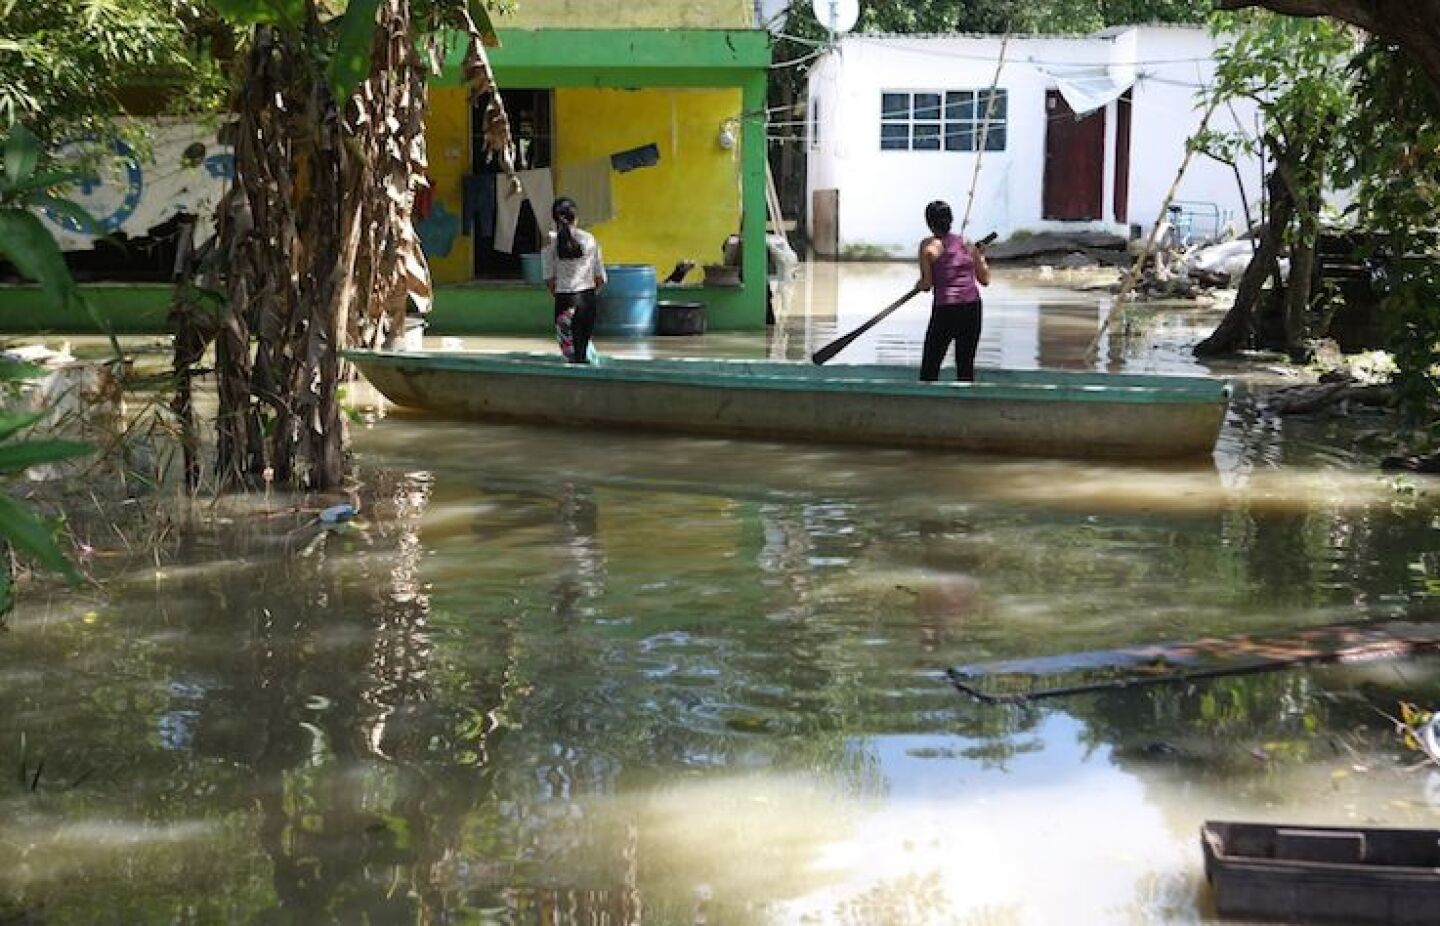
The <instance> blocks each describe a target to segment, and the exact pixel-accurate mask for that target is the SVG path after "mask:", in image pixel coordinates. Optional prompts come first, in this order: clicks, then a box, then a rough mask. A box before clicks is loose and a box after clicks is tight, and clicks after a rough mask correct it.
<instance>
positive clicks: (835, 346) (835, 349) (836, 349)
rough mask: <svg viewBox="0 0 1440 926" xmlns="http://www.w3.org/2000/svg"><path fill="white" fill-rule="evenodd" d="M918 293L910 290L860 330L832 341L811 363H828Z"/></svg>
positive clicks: (815, 355) (818, 364)
mask: <svg viewBox="0 0 1440 926" xmlns="http://www.w3.org/2000/svg"><path fill="white" fill-rule="evenodd" d="M918 292H920V290H918V289H912V290H910V292H908V293H906V294H905V295H903V296H901V297H900V298H899V299H896V300H895V301H894V302H892V303H890V304H889V305H887V306H886V307H885V308H883V309H881V310H880V313H879V314H878V315H876V316H875V317H874V318H872V319H870V320H869V321H868V322H866V323H865V324H863V325H861V326H860V327H859V328H856V329H855V330H854V331H852V332H850V333H849V334H847V335H845V336H844V337H843V338H837V339H836V340H834V341H831V342H830V343H829V344H826V345H825V346H824V347H822V348H820V349H819V350H817V351H816V352H815V353H813V354H811V355H810V360H811V362H813V363H814V364H815V365H816V366H817V367H818V366H820V365H821V364H823V363H825V362H826V361H828V360H830V359H831V358H833V357H834V356H835V355H836V354H838V353H840V352H841V351H842V350H844V349H845V348H847V347H849V346H850V343H851V342H852V341H854V340H855V339H856V338H858V337H860V335H862V334H864V333H865V332H867V331H869V330H870V329H871V328H874V327H875V326H876V325H878V324H880V322H882V321H884V320H885V316H887V315H889V314H890V313H891V312H893V311H895V310H896V309H898V308H900V307H901V306H902V305H904V304H905V303H907V302H909V301H910V300H911V299H913V298H915V294H916V293H918Z"/></svg>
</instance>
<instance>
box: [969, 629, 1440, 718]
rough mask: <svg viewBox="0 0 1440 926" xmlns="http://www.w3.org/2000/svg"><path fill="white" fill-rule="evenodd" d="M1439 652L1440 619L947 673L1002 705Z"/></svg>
mask: <svg viewBox="0 0 1440 926" xmlns="http://www.w3.org/2000/svg"><path fill="white" fill-rule="evenodd" d="M1431 649H1440V623H1433V624H1432V623H1416V622H1406V621H1389V622H1385V623H1377V624H1333V625H1329V626H1325V627H1312V628H1310V629H1308V630H1298V631H1295V632H1294V633H1289V634H1283V635H1277V636H1251V635H1249V634H1240V635H1236V636H1231V637H1206V638H1203V639H1200V640H1193V641H1190V642H1186V643H1156V644H1151V645H1146V646H1133V647H1124V648H1121V649H1113V650H1093V651H1090V652H1083V653H1066V654H1062V655H1057V656H1041V657H1037V658H1031V659H1009V660H1001V661H996V662H979V663H972V664H970V665H963V666H956V667H954V668H952V669H950V670H949V671H948V672H947V674H948V675H949V677H950V681H951V682H952V683H953V684H954V685H955V687H956V688H958V689H960V690H961V691H963V692H964V693H966V694H968V695H970V696H972V697H974V698H977V699H979V700H981V701H985V702H987V703H992V704H1002V703H1013V702H1020V701H1033V700H1037V699H1040V698H1051V697H1056V696H1058V695H1068V694H1083V693H1086V692H1092V691H1106V690H1111V689H1119V688H1132V687H1135V686H1139V685H1154V684H1159V683H1164V682H1178V681H1187V680H1190V679H1199V678H1214V677H1218V676H1226V675H1245V674H1248V673H1253V672H1266V671H1271V670H1275V669H1283V668H1287V667H1289V666H1294V665H1301V664H1306V663H1327V662H1362V661H1368V660H1375V659H1393V658H1397V657H1400V656H1407V655H1410V654H1412V653H1416V652H1420V651H1423V650H1431Z"/></svg>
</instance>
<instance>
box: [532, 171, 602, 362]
mask: <svg viewBox="0 0 1440 926" xmlns="http://www.w3.org/2000/svg"><path fill="white" fill-rule="evenodd" d="M550 216H551V218H553V219H554V220H555V233H554V235H553V236H552V237H551V239H550V243H549V244H547V245H545V250H543V251H542V252H541V253H540V263H541V268H542V270H543V272H544V274H545V286H546V287H547V288H548V289H549V290H550V293H551V295H553V296H554V297H555V338H556V340H558V341H559V342H560V353H562V354H564V355H565V359H566V360H568V361H570V362H571V363H589V360H588V359H587V358H586V352H587V351H588V350H589V348H590V334H591V332H593V331H594V330H595V313H596V311H597V308H598V302H599V300H598V299H597V297H596V293H597V292H598V291H599V290H600V288H601V287H603V286H604V285H605V280H606V276H605V260H604V258H603V257H601V256H600V242H598V241H596V240H595V236H594V235H592V234H590V233H589V232H587V231H584V230H582V229H580V228H579V227H577V226H576V224H575V201H574V200H573V199H571V198H569V197H568V196H562V197H560V198H559V199H557V200H555V205H554V206H553V207H552V208H551V210H550Z"/></svg>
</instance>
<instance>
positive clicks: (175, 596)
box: [0, 270, 1440, 924]
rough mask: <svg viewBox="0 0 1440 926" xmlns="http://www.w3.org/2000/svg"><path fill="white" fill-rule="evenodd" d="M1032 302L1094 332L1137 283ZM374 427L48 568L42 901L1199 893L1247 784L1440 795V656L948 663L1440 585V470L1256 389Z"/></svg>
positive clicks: (1317, 608)
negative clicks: (1065, 452)
mask: <svg viewBox="0 0 1440 926" xmlns="http://www.w3.org/2000/svg"><path fill="white" fill-rule="evenodd" d="M870 272H873V273H875V274H877V276H876V280H877V281H878V282H876V283H875V286H876V287H877V289H883V288H884V286H885V285H888V284H887V283H886V282H885V281H886V279H887V278H886V277H884V276H883V273H881V271H880V270H874V271H867V273H870ZM848 279H849V278H848V277H847V278H843V279H839V282H838V283H837V286H838V287H839V288H840V289H841V290H842V292H843V291H845V290H846V288H847V287H848V286H849V285H850V284H849V282H848ZM862 279H863V275H862ZM842 284H843V285H842ZM856 301H857V303H858V302H860V301H863V300H858V299H857V300H856ZM842 302H843V300H842ZM878 304H879V305H883V304H884V302H883V301H880V302H879V303H878ZM1047 304H1048V303H1047ZM847 305H848V303H845V304H842V306H841V311H840V312H839V314H840V315H841V316H842V317H843V316H845V315H846V313H848V312H852V311H854V312H856V313H860V312H863V311H864V310H862V309H854V310H852V309H850V308H848V307H847ZM865 308H866V309H868V304H867V305H866V307H865ZM997 312H999V317H1000V318H1001V322H997V326H996V332H997V334H996V337H997V338H1001V340H1002V341H1003V342H1004V343H1003V344H1001V345H1000V348H999V349H1002V350H1003V349H1008V348H1005V347H1004V344H1011V345H1014V344H1022V345H1023V344H1026V343H1028V344H1030V345H1031V347H1033V348H1034V349H1036V350H1038V351H1040V352H1041V353H1042V354H1046V355H1051V354H1053V355H1054V356H1059V355H1060V354H1061V353H1063V352H1065V351H1068V350H1071V348H1072V347H1073V345H1074V344H1075V343H1078V340H1079V339H1080V334H1079V332H1081V331H1083V330H1084V329H1085V328H1086V327H1087V326H1092V327H1093V325H1094V324H1095V321H1094V319H1095V318H1097V317H1099V314H1100V310H1096V311H1095V314H1093V315H1092V314H1091V313H1090V311H1087V310H1084V309H1076V310H1074V311H1073V312H1072V311H1071V310H1070V309H1066V311H1065V312H1064V313H1059V314H1054V313H1051V314H1043V313H1042V316H1041V322H1042V323H1041V324H1040V326H1039V327H1038V328H1034V327H1033V326H1032V329H1031V330H1032V333H1033V334H1034V338H1032V339H1031V340H1030V341H1028V342H1027V341H1025V340H1024V338H1021V337H1020V336H1019V335H1013V336H1012V335H1009V334H1005V333H1004V332H1005V331H1006V329H1005V327H1004V324H1003V319H1004V308H1003V306H1001V307H1000V308H998V309H997ZM812 321H813V323H814V324H815V326H816V327H814V328H813V329H809V328H805V327H804V326H800V327H797V328H795V329H794V330H793V332H792V333H793V334H794V335H795V337H796V341H797V342H798V345H799V346H798V347H794V346H792V349H795V350H796V351H798V352H799V353H800V354H802V355H803V353H804V352H805V351H807V350H808V349H812V348H813V346H818V344H819V343H823V340H824V339H825V337H826V336H827V334H826V333H822V329H821V327H819V326H820V325H821V324H822V322H823V321H824V319H823V317H822V318H817V319H813V320H812ZM849 322H850V319H848V318H845V320H844V321H842V322H840V323H838V324H837V325H836V327H840V328H843V327H846V326H847V325H848V324H849ZM1141 322H1143V319H1142V320H1140V322H1137V324H1138V323H1141ZM857 323H858V320H857ZM1072 328H1073V329H1074V330H1075V331H1076V335H1075V340H1070V335H1069V334H1068V332H1070V331H1071V330H1072ZM1089 336H1093V333H1092V335H1089ZM1007 338H1008V339H1009V340H1006V339H1007ZM876 343H879V342H876ZM1117 343H1118V342H1117ZM1127 344H1128V342H1127ZM675 349H677V350H679V349H682V348H675ZM683 349H690V350H693V349H695V348H694V347H693V346H691V347H686V348H683ZM746 349H747V350H751V351H755V352H760V351H763V350H764V347H763V345H762V343H761V341H760V339H759V338H755V339H752V340H751V341H750V342H747V346H746ZM906 349H907V350H908V348H906ZM1025 349H1027V350H1028V349H1030V348H1025ZM1126 349H1127V350H1128V349H1129V347H1128V346H1127V348H1126ZM1105 356H1106V357H1107V358H1113V354H1107V355H1105ZM1104 362H1106V363H1110V362H1112V361H1111V359H1106V360H1105V361H1104ZM1145 362H1150V361H1145ZM577 442H583V446H584V453H583V454H580V455H577V454H576V453H575V448H576V446H577ZM358 451H359V454H360V457H361V460H362V464H363V469H362V473H361V477H362V479H363V481H364V483H365V486H366V487H365V490H364V497H363V498H362V499H361V502H362V504H361V510H362V512H363V514H364V516H365V521H366V522H367V523H366V525H365V526H364V528H363V529H354V528H352V529H346V530H343V531H333V532H325V533H320V528H319V527H318V526H317V525H314V524H308V526H307V522H308V520H310V518H311V517H312V516H309V515H303V514H302V515H296V516H295V518H294V519H293V520H286V519H283V518H278V519H277V518H271V517H268V516H265V515H264V513H245V512H241V513H239V514H237V515H235V517H233V518H232V519H231V523H221V522H218V521H217V522H216V523H214V524H212V525H211V527H210V528H209V529H206V530H202V531H200V532H197V533H195V534H192V535H190V536H189V539H188V543H189V546H188V547H186V548H184V549H182V550H181V551H180V553H179V554H178V556H177V560H176V561H175V562H172V563H166V564H164V565H163V566H162V567H161V568H160V569H157V568H156V567H155V564H154V563H153V562H144V561H139V560H127V559H125V558H124V557H123V556H116V557H114V558H109V559H106V558H102V559H101V560H100V561H101V562H103V563H108V564H111V568H112V569H113V574H112V575H111V576H109V577H107V579H108V580H107V584H106V587H105V588H106V597H105V598H104V599H103V600H101V599H98V598H93V597H82V596H81V595H80V594H79V593H69V592H63V593H57V595H56V596H55V598H54V599H53V601H50V602H45V601H43V600H38V599H37V600H32V601H29V602H27V603H26V604H25V605H24V606H23V607H22V609H21V610H20V611H19V612H17V614H16V615H15V616H14V618H13V619H12V621H11V625H10V626H11V629H10V631H9V632H8V633H7V634H5V635H4V637H3V640H0V642H3V646H0V698H3V699H4V704H5V705H6V707H7V710H6V711H5V712H4V713H3V714H0V759H3V758H5V757H6V756H9V755H11V753H10V752H9V750H11V749H13V748H15V745H14V744H17V743H18V742H19V739H20V735H21V734H22V733H24V734H25V737H26V743H27V749H28V750H29V767H30V768H31V769H33V768H34V767H35V764H36V761H37V760H38V759H39V758H43V759H44V761H45V769H46V771H45V772H44V780H43V781H42V782H41V785H40V787H38V788H37V789H36V790H35V791H33V792H32V791H30V790H29V789H28V788H23V789H22V788H21V787H19V786H18V783H12V782H15V778H14V776H11V775H9V774H7V775H6V776H5V777H4V778H3V779H0V780H3V781H4V782H5V784H0V820H3V833H4V837H3V839H0V922H8V921H10V920H11V919H16V918H20V917H25V916H29V917H32V918H43V921H45V922H54V923H92V922H117V923H118V922H123V923H150V922H173V921H180V922H276V923H306V924H309V923H327V922H338V923H352V922H361V921H368V922H371V923H417V922H418V923H443V922H463V921H478V922H500V923H505V922H512V923H547V924H549V923H598V922H611V923H639V922H643V923H662V924H669V923H692V922H710V923H741V924H745V923H777V922H778V923H845V924H850V923H855V924H886V923H907V924H908V923H952V922H953V923H1056V922H1065V923H1111V922H1147V923H1149V922H1195V921H1200V920H1203V919H1205V918H1207V917H1208V916H1209V913H1208V910H1207V907H1206V901H1205V899H1204V898H1205V896H1206V895H1205V892H1204V891H1203V890H1202V889H1201V887H1200V880H1201V874H1200V868H1199V852H1198V847H1197V844H1196V829H1197V827H1198V825H1199V823H1200V821H1201V820H1202V819H1205V818H1207V817H1240V818H1257V819H1272V820H1298V821H1309V822H1314V823H1327V822H1343V821H1352V820H1353V821H1366V822H1376V823H1388V824H1396V825H1434V824H1435V821H1436V819H1437V807H1440V800H1436V799H1432V797H1431V796H1430V795H1431V794H1432V793H1437V787H1436V786H1432V785H1430V784H1429V783H1428V782H1427V780H1426V778H1425V777H1424V775H1423V774H1422V773H1419V772H1416V771H1413V770H1411V769H1410V768H1409V767H1408V766H1409V763H1410V761H1411V757H1410V756H1409V755H1406V754H1405V753H1404V752H1403V748H1402V746H1401V745H1400V744H1399V743H1398V742H1397V741H1396V740H1395V738H1394V735H1393V733H1392V731H1391V729H1390V726H1389V723H1388V721H1386V720H1385V719H1384V717H1382V716H1381V715H1380V713H1379V711H1380V710H1384V711H1393V710H1394V705H1395V702H1396V701H1398V700H1401V699H1404V700H1409V701H1414V702H1417V703H1420V704H1434V703H1436V701H1437V700H1440V675H1437V672H1436V664H1435V663H1434V661H1433V660H1411V661H1406V662H1401V663H1390V664H1377V665H1373V666H1349V667H1334V668H1324V669H1312V670H1304V671H1295V672H1285V673H1277V674H1275V675H1271V676H1258V677H1250V678H1241V679H1227V680H1219V681H1214V682H1209V683H1203V684H1195V685H1189V686H1185V687H1177V688H1154V689H1149V690H1144V691H1134V692H1117V693H1113V694H1106V695H1096V696H1088V697H1083V698H1072V699H1065V700H1057V701H1055V702H1048V703H1045V704H1043V705H1038V706H1035V707H1029V708H1025V707H986V706H982V705H978V704H974V703H971V702H968V701H966V700H964V699H962V698H961V696H959V695H958V694H957V693H955V692H954V691H953V690H951V689H950V688H948V687H947V686H946V685H945V683H944V681H943V678H942V677H941V674H940V673H941V670H942V669H943V668H944V667H945V666H947V665H951V664H959V663H967V662H976V661H981V660H985V659H997V658H1006V657H1023V656H1037V655H1045V654H1053V653H1060V652H1067V651H1074V650H1088V649H1100V648H1106V647H1114V646H1120V645H1125V644H1131V643H1136V642H1144V641H1154V640H1176V639H1187V638H1195V637H1201V636H1206V635H1213V634H1221V633H1232V632H1242V631H1248V632H1262V631H1282V630H1285V629H1288V628H1296V627H1303V626H1312V625H1317V624H1326V623H1332V622H1335V621H1337V620H1342V619H1365V618H1367V617H1374V618H1380V617H1394V616H1397V615H1404V616H1409V617H1411V618H1416V619H1424V618H1426V617H1428V616H1429V615H1430V613H1431V599H1432V598H1433V596H1434V595H1436V594H1437V592H1436V589H1437V588H1440V575H1437V574H1435V573H1436V571H1437V569H1440V567H1437V566H1436V564H1437V563H1440V550H1437V533H1436V531H1435V529H1434V526H1433V524H1434V519H1435V517H1436V516H1437V512H1436V510H1435V505H1434V501H1433V498H1432V496H1431V495H1430V494H1427V493H1425V492H1424V491H1397V490H1396V488H1395V486H1394V485H1392V484H1390V483H1389V482H1387V481H1385V480H1382V479H1379V478H1376V477H1374V476H1373V475H1371V474H1370V473H1369V472H1368V471H1367V470H1366V469H1364V468H1363V466H1357V465H1355V464H1356V463H1357V462H1360V463H1363V462H1365V461H1363V460H1361V459H1360V458H1347V457H1344V456H1341V455H1338V454H1336V453H1335V452H1333V451H1324V450H1319V449H1317V442H1316V441H1315V440H1313V439H1312V438H1311V437H1310V436H1309V435H1307V434H1306V433H1305V432H1304V431H1302V430H1298V429H1297V428H1296V427H1295V426H1294V425H1292V424H1291V423H1289V422H1287V423H1286V424H1285V425H1284V427H1282V426H1281V425H1280V424H1279V423H1277V422H1273V421H1269V420H1267V419H1266V418H1264V417H1263V415H1261V414H1260V413H1259V412H1258V411H1256V410H1255V409H1254V407H1252V406H1249V405H1247V404H1245V403H1240V404H1238V405H1237V407H1236V409H1235V411H1234V413H1233V415H1232V418H1231V421H1230V423H1229V424H1228V425H1227V430H1226V433H1225V436H1224V438H1223V441H1222V447H1221V448H1220V451H1219V452H1218V453H1217V455H1216V459H1215V461H1214V462H1213V464H1208V465H1200V466H1186V467H1179V468H1152V467H1138V466H1136V467H1127V466H1115V465H1099V464H1081V463H1058V462H1052V461H1037V460H1031V461H1023V460H1007V459H999V458H986V457H980V456H964V455H957V454H944V453H923V452H908V451H884V450H879V451H877V450H850V449H842V448H828V447H803V446H787V445H781V444H767V443H761V442H738V441H726V440H713V439H705V440H701V439H689V438H677V437H655V436H645V435H627V434H621V433H603V434H602V433H584V432H581V433H577V432H574V431H573V430H568V431H564V432H557V431H548V430H542V429H529V428H521V427H498V426H484V425H476V424H468V423H461V422H448V421H435V420H428V419H425V418H422V417H418V416H411V415H403V414H395V415H391V416H390V417H388V418H385V419H382V420H380V421H379V422H377V423H376V424H375V426H374V427H373V428H370V429H368V430H366V431H364V432H363V433H361V434H360V435H359V443H358ZM5 761H10V760H9V759H6V760H5ZM11 767H13V765H12V766H11ZM77 781H78V785H75V786H73V787H72V784H73V783H75V782H77ZM21 921H22V922H23V921H24V920H23V919H22V920H21Z"/></svg>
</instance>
